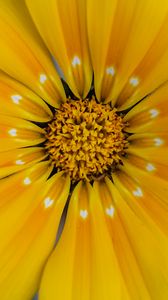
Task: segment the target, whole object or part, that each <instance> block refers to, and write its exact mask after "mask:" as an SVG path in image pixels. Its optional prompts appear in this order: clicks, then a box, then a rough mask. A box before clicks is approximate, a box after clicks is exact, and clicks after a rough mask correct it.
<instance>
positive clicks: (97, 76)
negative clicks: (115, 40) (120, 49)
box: [87, 0, 117, 99]
mask: <svg viewBox="0 0 168 300" xmlns="http://www.w3.org/2000/svg"><path fill="white" fill-rule="evenodd" d="M116 6H117V1H116V0H114V1H110V0H104V1H96V0H90V1H88V3H87V22H88V37H89V46H90V52H91V58H92V65H93V71H94V86H95V92H96V96H97V98H98V99H101V96H102V95H101V83H102V80H103V75H104V68H105V63H106V56H107V51H108V46H109V42H110V34H111V27H112V24H113V22H114V18H115V12H116ZM108 67H109V68H111V69H109V73H112V74H113V68H114V67H115V66H113V65H109V66H108ZM110 70H111V72H110ZM110 75H111V74H110ZM112 77H113V76H112Z"/></svg>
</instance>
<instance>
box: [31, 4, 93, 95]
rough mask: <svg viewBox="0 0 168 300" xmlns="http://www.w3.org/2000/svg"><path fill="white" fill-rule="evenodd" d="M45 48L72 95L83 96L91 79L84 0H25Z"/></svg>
mask: <svg viewBox="0 0 168 300" xmlns="http://www.w3.org/2000/svg"><path fill="white" fill-rule="evenodd" d="M26 3H27V6H28V8H29V10H30V13H31V15H32V18H33V20H34V23H35V24H36V26H37V28H38V30H39V32H40V34H41V36H42V38H43V39H44V41H45V43H46V45H47V47H48V49H49V50H50V52H51V53H52V55H53V56H54V58H55V59H56V61H57V62H58V64H59V66H60V68H61V70H62V71H63V73H64V76H65V79H66V81H67V83H68V85H69V86H70V88H71V89H72V91H73V92H74V93H75V95H76V96H83V97H85V96H86V95H87V93H88V92H89V89H90V87H91V81H92V70H91V66H90V59H89V51H88V41H87V31H86V1H85V0H81V1H76V0H64V1H60V0H56V1H55V0H44V1H43V5H41V1H40V0H36V1H31V0H27V1H26Z"/></svg>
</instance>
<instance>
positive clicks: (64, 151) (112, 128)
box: [45, 99, 127, 181]
mask: <svg viewBox="0 0 168 300" xmlns="http://www.w3.org/2000/svg"><path fill="white" fill-rule="evenodd" d="M124 127H125V124H124V122H123V119H122V117H121V116H119V115H118V114H117V113H116V109H115V108H114V109H112V107H111V106H110V104H100V103H97V101H96V100H95V99H91V100H89V99H86V100H71V99H69V100H67V102H66V103H64V104H62V105H61V107H60V108H59V109H57V110H56V112H55V116H54V119H53V120H52V122H51V123H50V124H48V127H47V128H46V143H45V147H46V149H47V151H48V153H49V155H50V157H51V160H52V162H53V164H54V165H55V167H56V168H57V169H58V170H65V171H66V172H69V174H70V177H71V179H72V180H74V181H77V180H80V179H86V180H88V181H90V180H93V179H96V178H99V177H100V176H102V175H106V174H107V173H109V172H112V170H113V169H114V167H115V166H116V165H117V164H119V163H121V161H122V155H123V154H124V149H125V148H126V147H127V141H126V138H125V135H124V132H123V129H124Z"/></svg>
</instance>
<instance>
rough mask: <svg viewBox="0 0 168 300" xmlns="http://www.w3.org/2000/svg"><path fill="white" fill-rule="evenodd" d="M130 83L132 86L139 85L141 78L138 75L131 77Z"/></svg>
mask: <svg viewBox="0 0 168 300" xmlns="http://www.w3.org/2000/svg"><path fill="white" fill-rule="evenodd" d="M129 83H130V84H131V85H132V86H137V85H138V84H139V79H138V77H131V78H130V80H129Z"/></svg>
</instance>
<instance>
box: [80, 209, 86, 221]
mask: <svg viewBox="0 0 168 300" xmlns="http://www.w3.org/2000/svg"><path fill="white" fill-rule="evenodd" d="M80 216H81V218H82V219H86V218H87V216H88V211H87V210H86V209H81V210H80Z"/></svg>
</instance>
